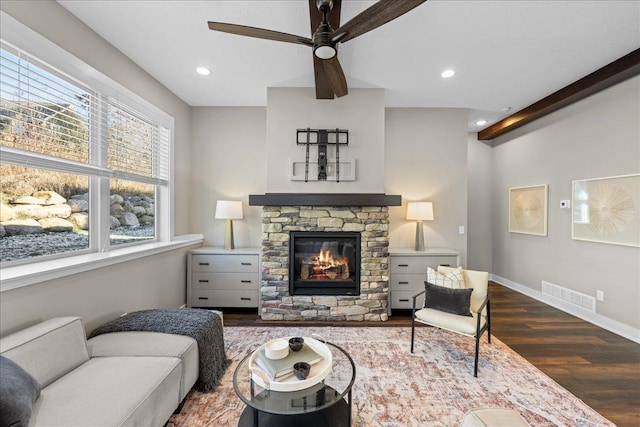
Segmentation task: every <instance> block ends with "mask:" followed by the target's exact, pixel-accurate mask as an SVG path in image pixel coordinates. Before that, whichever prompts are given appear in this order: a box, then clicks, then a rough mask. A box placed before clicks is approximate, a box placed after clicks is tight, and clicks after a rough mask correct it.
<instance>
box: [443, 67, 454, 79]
mask: <svg viewBox="0 0 640 427" xmlns="http://www.w3.org/2000/svg"><path fill="white" fill-rule="evenodd" d="M455 74H456V72H455V70H451V69H449V70H444V71H443V72H442V74H440V77H442V78H443V79H448V78H449V77H453V76H454V75H455Z"/></svg>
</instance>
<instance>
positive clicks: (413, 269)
mask: <svg viewBox="0 0 640 427" xmlns="http://www.w3.org/2000/svg"><path fill="white" fill-rule="evenodd" d="M439 265H447V266H451V267H457V265H458V258H457V257H456V256H446V255H442V256H392V257H391V274H403V273H408V274H424V275H425V278H426V275H427V267H431V268H433V269H434V270H436V269H437V268H438V266H439Z"/></svg>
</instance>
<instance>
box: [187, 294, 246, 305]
mask: <svg viewBox="0 0 640 427" xmlns="http://www.w3.org/2000/svg"><path fill="white" fill-rule="evenodd" d="M257 306H258V291H256V290H253V291H248V290H238V291H236V290H215V291H209V290H193V291H191V307H257Z"/></svg>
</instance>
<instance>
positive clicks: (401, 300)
mask: <svg viewBox="0 0 640 427" xmlns="http://www.w3.org/2000/svg"><path fill="white" fill-rule="evenodd" d="M398 301H400V302H409V300H408V299H399V300H398Z"/></svg>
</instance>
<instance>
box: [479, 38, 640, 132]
mask: <svg viewBox="0 0 640 427" xmlns="http://www.w3.org/2000/svg"><path fill="white" fill-rule="evenodd" d="M638 74H640V49H636V50H634V51H633V52H631V53H628V54H627V55H625V56H623V57H621V58H619V59H617V60H615V61H613V62H612V63H610V64H608V65H605V66H604V67H602V68H600V69H599V70H597V71H594V72H593V73H591V74H589V75H587V76H585V77H583V78H581V79H580V80H577V81H575V82H573V83H571V84H570V85H568V86H565V87H564V88H562V89H560V90H559V91H557V92H554V93H552V94H551V95H549V96H547V97H545V98H542V99H541V100H539V101H537V102H535V103H533V104H531V105H529V106H528V107H526V108H524V109H522V110H520V111H518V112H517V113H514V114H512V115H510V116H509V117H507V118H504V119H502V120H500V121H499V122H497V123H494V124H493V125H491V126H489V127H487V128H485V129H482V130H481V131H480V132H478V139H479V140H481V141H486V140H490V139H493V138H495V137H497V136H500V135H504V134H505V133H507V132H511V131H512V130H514V129H517V128H519V127H521V126H524V125H526V124H527V123H531V122H532V121H534V120H536V119H539V118H540V117H543V116H546V115H547V114H550V113H553V112H554V111H557V110H559V109H561V108H563V107H566V106H567V105H569V104H573V103H574V102H577V101H580V100H581V99H584V98H586V97H588V96H590V95H593V94H594V93H596V92H599V91H601V90H603V89H606V88H608V87H611V86H613V85H616V84H618V83H620V82H622V81H624V80H627V79H629V78H631V77H634V76H636V75H638Z"/></svg>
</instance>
